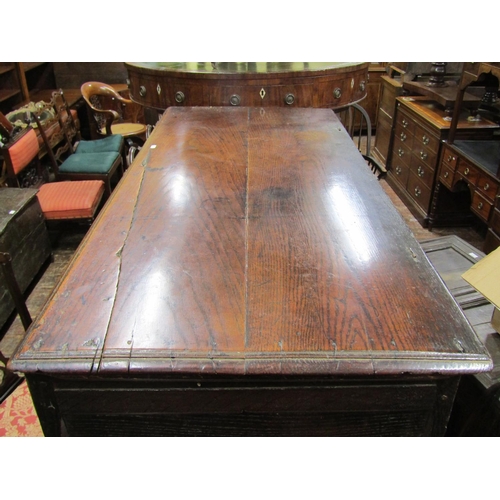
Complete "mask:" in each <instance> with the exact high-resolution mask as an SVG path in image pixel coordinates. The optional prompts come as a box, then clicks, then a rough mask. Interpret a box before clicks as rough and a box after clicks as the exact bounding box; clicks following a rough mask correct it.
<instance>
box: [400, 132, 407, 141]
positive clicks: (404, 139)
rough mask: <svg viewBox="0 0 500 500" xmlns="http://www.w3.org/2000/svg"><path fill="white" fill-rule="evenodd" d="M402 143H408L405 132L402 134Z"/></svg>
mask: <svg viewBox="0 0 500 500" xmlns="http://www.w3.org/2000/svg"><path fill="white" fill-rule="evenodd" d="M400 137H401V142H405V141H406V134H405V133H404V132H401V136H400Z"/></svg>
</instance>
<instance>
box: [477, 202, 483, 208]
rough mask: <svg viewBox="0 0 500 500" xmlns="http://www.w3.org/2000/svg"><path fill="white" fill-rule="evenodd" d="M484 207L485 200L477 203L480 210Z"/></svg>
mask: <svg viewBox="0 0 500 500" xmlns="http://www.w3.org/2000/svg"><path fill="white" fill-rule="evenodd" d="M482 208H483V202H482V201H480V202H479V203H478V204H477V209H478V210H481V209H482Z"/></svg>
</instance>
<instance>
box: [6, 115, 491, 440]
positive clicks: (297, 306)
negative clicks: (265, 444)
mask: <svg viewBox="0 0 500 500" xmlns="http://www.w3.org/2000/svg"><path fill="white" fill-rule="evenodd" d="M9 366H10V368H11V369H12V370H15V371H19V372H23V373H25V375H26V379H27V382H28V385H29V388H30V391H31V394H32V396H33V401H34V404H35V407H36V411H37V414H38V416H39V419H40V422H41V425H42V428H43V431H44V433H45V435H47V436H58V435H71V436H90V435H94V436H95V435H104V436H117V435H122V436H123V435H146V436H168V435H175V436H181V435H190V436H201V435H210V436H217V435H218V436H231V435H245V436H251V435H253V436H268V435H281V436H284V435H296V436H297V435H298V436H306V435H316V436H327V435H329V436H332V435H336V436H339V435H344V436H354V435H374V436H383V435H393V436H394V435H400V436H409V435H443V434H444V432H445V430H446V425H447V421H448V418H449V415H450V411H451V408H452V405H453V400H454V397H455V393H456V389H457V385H458V382H459V380H460V377H461V376H462V375H463V374H475V373H481V372H485V371H488V370H490V369H491V367H492V363H491V359H490V357H489V355H488V353H487V351H486V350H485V348H484V346H483V345H482V344H481V342H480V341H479V340H478V338H477V336H476V334H475V333H474V331H473V330H472V328H471V326H470V324H469V323H468V322H467V321H466V319H465V316H464V315H463V313H462V311H461V310H460V309H459V307H458V306H457V304H456V302H455V301H454V299H453V298H452V296H451V294H450V293H449V291H448V290H447V289H446V287H445V285H444V284H443V282H442V281H441V280H440V278H439V277H438V275H437V274H436V272H435V271H434V270H433V268H432V266H431V265H430V263H429V261H428V259H427V258H426V256H425V254H424V252H423V250H422V249H421V247H420V245H419V244H418V242H417V241H416V240H415V238H414V236H413V234H412V233H411V231H410V230H409V228H408V227H407V226H406V225H405V224H404V222H403V220H402V219H401V217H400V216H399V214H398V212H397V211H396V210H395V208H394V206H393V205H392V203H391V201H390V200H389V198H388V197H387V196H386V195H385V193H384V192H383V190H382V188H381V186H380V184H379V183H378V181H377V179H376V177H375V176H374V175H373V174H372V173H371V172H370V169H369V168H368V166H367V164H366V162H365V161H364V160H363V159H362V157H361V155H360V154H359V152H358V151H357V149H356V147H355V145H354V144H353V142H352V141H351V139H350V138H349V136H348V134H347V132H346V131H345V129H344V128H343V127H342V126H341V124H340V121H339V119H338V118H337V117H336V115H335V113H334V112H333V111H332V110H328V109H294V108H284V107H281V108H280V107H269V108H262V107H259V108H247V107H210V108H207V107H171V108H169V109H167V111H166V112H165V113H164V115H163V117H162V119H161V120H160V122H159V123H158V125H157V126H156V127H155V130H154V132H153V134H152V135H151V136H150V137H149V139H148V141H147V142H146V144H145V146H144V148H143V149H142V150H141V151H140V153H139V154H138V155H137V157H136V159H135V161H134V162H133V164H132V165H131V166H130V168H129V169H128V170H127V172H126V174H125V176H124V178H123V179H122V181H121V184H120V185H119V186H118V187H117V189H116V190H115V191H114V192H113V194H112V196H111V198H110V200H109V201H108V203H107V204H106V206H105V207H104V208H103V210H102V212H101V213H100V215H99V217H98V219H97V221H96V222H95V223H94V225H93V226H92V228H91V229H90V231H89V233H88V234H87V236H86V238H85V240H84V241H83V243H82V245H81V246H80V247H79V249H78V250H77V252H76V254H75V256H74V258H73V260H72V262H71V264H70V265H69V267H68V269H67V271H66V272H65V274H64V276H63V277H62V279H61V282H60V283H59V285H58V286H57V287H56V289H55V290H54V291H53V293H52V295H51V297H50V299H49V301H48V302H47V304H46V305H45V307H44V309H43V311H42V312H41V314H40V315H39V317H38V319H37V321H36V322H35V323H34V324H33V325H32V327H31V328H30V330H29V331H28V333H27V335H26V338H25V340H24V341H23V343H22V344H21V345H20V346H19V348H18V350H17V352H16V354H15V355H14V356H13V358H12V359H11V361H10V364H9Z"/></svg>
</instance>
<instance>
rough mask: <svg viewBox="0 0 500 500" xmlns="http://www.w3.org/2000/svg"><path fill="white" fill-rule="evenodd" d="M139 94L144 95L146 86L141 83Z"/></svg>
mask: <svg viewBox="0 0 500 500" xmlns="http://www.w3.org/2000/svg"><path fill="white" fill-rule="evenodd" d="M139 95H140V96H141V97H144V96H145V95H146V87H145V86H144V85H141V86H140V87H139Z"/></svg>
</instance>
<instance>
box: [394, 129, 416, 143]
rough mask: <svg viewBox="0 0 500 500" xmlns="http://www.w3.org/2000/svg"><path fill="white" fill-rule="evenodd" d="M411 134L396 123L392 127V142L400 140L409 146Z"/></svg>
mask: <svg viewBox="0 0 500 500" xmlns="http://www.w3.org/2000/svg"><path fill="white" fill-rule="evenodd" d="M412 139H413V134H412V133H411V132H410V131H409V130H408V129H406V128H404V127H403V125H401V123H398V124H397V125H396V127H395V129H394V143H396V142H401V143H404V144H406V145H408V146H409V147H411V143H412Z"/></svg>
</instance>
